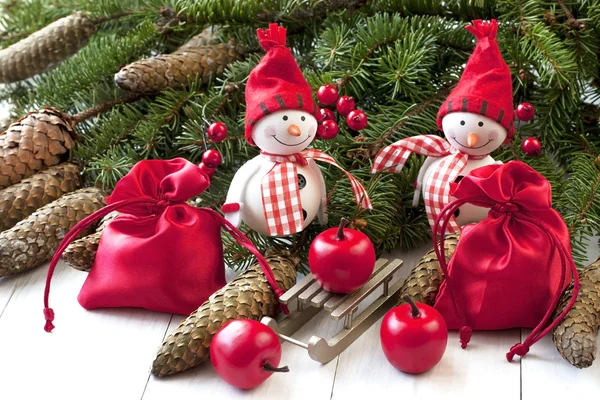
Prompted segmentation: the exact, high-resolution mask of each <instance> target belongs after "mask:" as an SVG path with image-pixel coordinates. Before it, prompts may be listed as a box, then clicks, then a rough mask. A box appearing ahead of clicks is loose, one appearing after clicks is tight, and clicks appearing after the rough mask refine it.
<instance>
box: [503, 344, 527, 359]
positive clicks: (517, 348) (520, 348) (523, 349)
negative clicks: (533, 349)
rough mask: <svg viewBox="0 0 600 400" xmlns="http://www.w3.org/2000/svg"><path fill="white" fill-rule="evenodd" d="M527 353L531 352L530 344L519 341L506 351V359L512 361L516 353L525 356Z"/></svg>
mask: <svg viewBox="0 0 600 400" xmlns="http://www.w3.org/2000/svg"><path fill="white" fill-rule="evenodd" d="M527 353H529V346H526V345H524V344H523V343H517V344H515V345H514V346H513V347H511V348H510V351H509V352H508V353H506V359H507V360H508V361H512V360H513V358H514V357H515V356H516V355H517V356H519V357H523V356H524V355H525V354H527Z"/></svg>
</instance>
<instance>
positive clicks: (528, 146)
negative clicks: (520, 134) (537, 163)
mask: <svg viewBox="0 0 600 400" xmlns="http://www.w3.org/2000/svg"><path fill="white" fill-rule="evenodd" d="M521 150H523V153H525V154H526V155H528V156H529V157H535V156H539V155H540V153H541V152H542V142H540V140H539V139H538V138H534V137H528V138H527V139H525V140H523V143H521Z"/></svg>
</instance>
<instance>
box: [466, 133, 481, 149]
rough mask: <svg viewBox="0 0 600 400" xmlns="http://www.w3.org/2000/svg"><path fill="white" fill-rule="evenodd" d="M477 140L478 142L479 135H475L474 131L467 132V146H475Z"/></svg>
mask: <svg viewBox="0 0 600 400" xmlns="http://www.w3.org/2000/svg"><path fill="white" fill-rule="evenodd" d="M478 142H479V136H477V134H476V133H469V136H467V146H469V147H475V146H477V143H478Z"/></svg>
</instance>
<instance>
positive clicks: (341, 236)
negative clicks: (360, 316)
mask: <svg viewBox="0 0 600 400" xmlns="http://www.w3.org/2000/svg"><path fill="white" fill-rule="evenodd" d="M347 223H348V220H346V219H345V218H342V221H341V222H340V226H339V227H338V228H331V229H327V230H326V231H325V232H322V233H320V234H319V235H318V236H317V237H316V238H315V239H314V240H313V242H312V244H311V245H310V249H309V251H308V265H309V267H310V272H312V274H313V276H314V277H315V280H316V281H317V282H318V283H319V285H321V287H322V288H323V289H325V290H327V291H329V292H335V293H351V292H354V291H355V290H357V289H358V288H360V287H361V286H362V285H364V284H365V283H366V282H367V281H368V280H369V278H370V277H371V274H372V273H373V268H375V248H374V247H373V243H371V240H369V237H368V236H367V235H365V234H364V233H362V232H360V231H357V230H355V229H348V228H345V225H346V224H347Z"/></svg>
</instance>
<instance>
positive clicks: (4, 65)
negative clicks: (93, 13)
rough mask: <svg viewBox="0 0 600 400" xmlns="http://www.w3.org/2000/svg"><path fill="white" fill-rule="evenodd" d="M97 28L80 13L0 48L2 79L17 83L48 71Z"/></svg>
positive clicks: (0, 76)
mask: <svg viewBox="0 0 600 400" xmlns="http://www.w3.org/2000/svg"><path fill="white" fill-rule="evenodd" d="M95 31H96V24H95V23H94V22H93V21H92V20H90V19H89V18H88V17H86V16H85V15H83V14H82V13H80V12H77V13H74V14H72V15H69V16H68V17H64V18H61V19H59V20H57V21H54V22H53V23H51V24H50V25H48V26H46V27H45V28H43V29H40V30H39V31H37V32H35V33H33V34H31V35H30V36H28V37H26V38H25V39H23V40H21V41H19V42H17V43H15V44H13V45H12V46H9V47H7V48H6V49H3V50H0V80H1V81H0V82H3V83H9V82H16V81H20V80H22V79H27V78H30V77H32V76H34V75H37V74H39V73H42V72H44V71H46V70H47V69H49V68H50V67H52V66H54V65H56V64H58V63H60V62H61V61H63V60H64V59H66V58H67V57H69V56H71V55H73V54H75V53H76V52H77V51H78V50H79V49H80V48H82V47H83V46H85V44H86V43H87V42H88V40H89V38H90V36H92V34H93V33H94V32H95Z"/></svg>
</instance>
